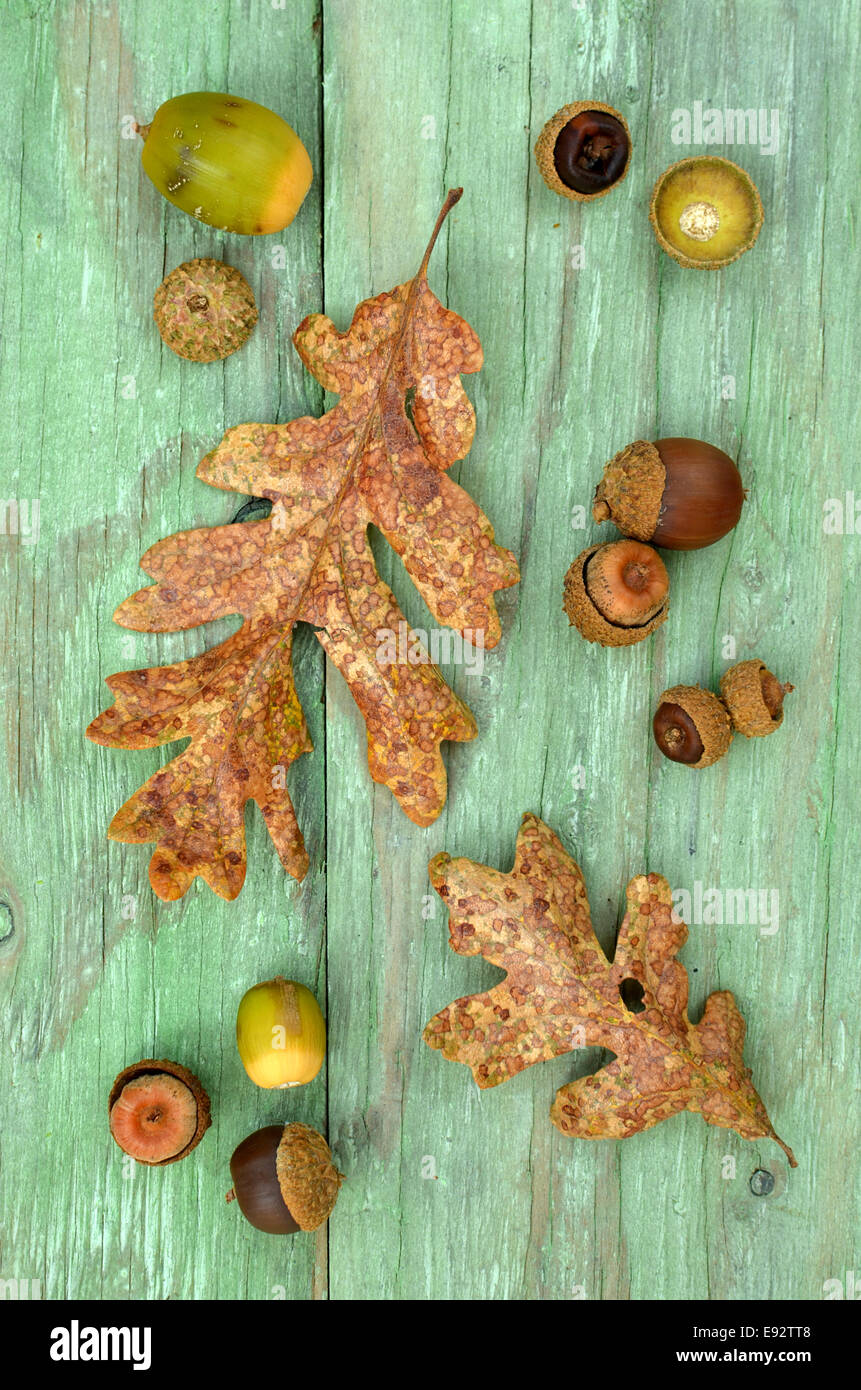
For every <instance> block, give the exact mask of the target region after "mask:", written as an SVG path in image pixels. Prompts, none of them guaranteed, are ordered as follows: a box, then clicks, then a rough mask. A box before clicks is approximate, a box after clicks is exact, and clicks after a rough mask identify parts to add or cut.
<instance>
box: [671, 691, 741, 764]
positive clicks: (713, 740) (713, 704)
mask: <svg viewBox="0 0 861 1390" xmlns="http://www.w3.org/2000/svg"><path fill="white" fill-rule="evenodd" d="M661 705H679V706H680V707H681V708H682V709H683V710H684V712H685V714H687V715H688V717H689V718H690V719H692V720H693V722H694V724H695V725H696V730H697V733H698V734H699V736H700V740H701V742H702V745H703V755H702V757H701V758H700V760H699V762H696V763H688V764H687V766H688V767H711V765H712V763H716V762H718V761H719V760H720V759H721V758H722V757H723V755H724V753H725V752H726V751H727V749H728V748H729V746H730V744H731V743H732V720H731V719H730V717H729V714H728V713H727V710H726V706H725V705H724V703H723V701H722V700H720V699H718V697H717V695H715V694H714V693H713V692H712V691H711V690H703V689H702V688H701V687H700V686H698V685H673V686H671V687H670V689H669V690H665V691H664V693H663V695H662V696H661V698H660V700H659V701H658V706H659V707H660V706H661Z"/></svg>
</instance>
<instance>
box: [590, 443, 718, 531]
mask: <svg viewBox="0 0 861 1390" xmlns="http://www.w3.org/2000/svg"><path fill="white" fill-rule="evenodd" d="M745 495H746V494H745V490H744V486H743V484H742V481H741V474H740V473H739V471H738V469H737V468H736V466H735V463H734V462H733V460H732V459H731V458H730V457H729V455H728V454H725V453H724V452H723V450H722V449H717V448H715V446H714V445H713V444H706V443H704V442H703V441H702V440H700V439H680V438H675V437H674V438H670V439H658V440H656V441H655V443H654V444H650V443H647V441H646V440H643V439H637V440H635V441H634V443H633V444H628V445H626V447H625V448H624V449H621V450H620V451H619V453H618V454H615V455H614V456H613V458H612V459H610V462H609V463H607V464H605V466H604V474H603V477H602V478H601V481H600V483H599V484H598V486H597V488H596V489H595V500H594V504H593V507H592V516H593V517H594V519H595V520H596V521H597V522H602V521H612V522H613V523H614V524H615V525H616V526H617V527H618V528H619V530H620V531H621V532H622V534H623V535H625V536H634V537H636V539H637V540H640V541H650V542H651V543H652V544H653V545H658V546H663V547H664V548H665V549H666V550H699V549H701V548H702V547H703V546H706V545H713V544H714V543H715V541H719V540H720V539H721V537H722V536H725V535H726V534H727V532H728V531H731V530H732V529H733V527H734V526H736V525H737V523H738V519H739V517H740V516H741V508H742V504H743V502H744V499H745Z"/></svg>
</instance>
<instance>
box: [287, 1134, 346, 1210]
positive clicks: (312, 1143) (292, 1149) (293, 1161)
mask: <svg viewBox="0 0 861 1390" xmlns="http://www.w3.org/2000/svg"><path fill="white" fill-rule="evenodd" d="M275 1171H276V1173H277V1174H278V1184H279V1186H280V1188H281V1196H282V1197H283V1198H284V1204H285V1206H286V1207H287V1208H288V1210H289V1211H290V1214H291V1215H292V1217H293V1219H294V1221H296V1222H297V1223H298V1225H299V1227H300V1229H301V1230H303V1231H316V1229H317V1227H318V1226H322V1225H323V1222H324V1221H328V1219H329V1216H330V1215H331V1212H332V1208H333V1207H334V1205H335V1203H336V1202H337V1200H338V1190H339V1188H340V1186H341V1183H342V1182H343V1181H344V1174H343V1173H339V1172H338V1169H337V1168H336V1167H335V1165H334V1163H333V1162H332V1151H331V1149H330V1148H329V1145H328V1144H327V1143H326V1140H325V1139H324V1138H323V1136H322V1134H318V1133H317V1131H316V1129H312V1128H311V1126H310V1125H303V1124H301V1123H300V1122H299V1121H295V1122H294V1123H293V1124H289V1125H285V1126H284V1133H283V1134H282V1135H281V1141H280V1143H279V1145H278V1151H277V1153H276V1156H275Z"/></svg>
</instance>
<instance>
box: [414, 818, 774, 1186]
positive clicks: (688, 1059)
mask: <svg viewBox="0 0 861 1390" xmlns="http://www.w3.org/2000/svg"><path fill="white" fill-rule="evenodd" d="M430 876H431V882H432V883H433V886H434V888H435V889H436V891H437V892H438V893H439V894H440V896H441V897H442V898H443V900H444V901H445V903H446V904H447V906H448V908H449V912H450V923H449V927H450V932H451V945H452V947H453V948H454V950H455V951H457V952H458V953H459V954H460V955H464V956H477V955H481V956H484V957H485V959H486V960H488V961H491V962H492V963H493V964H494V965H497V966H499V967H500V969H502V970H504V971H505V972H506V973H505V979H504V980H503V981H502V982H501V983H500V984H498V985H496V986H494V988H493V989H490V990H488V991H487V992H486V993H484V994H473V995H470V996H468V997H467V998H464V999H457V1000H456V1001H455V1002H454V1003H453V1004H450V1005H449V1006H448V1008H447V1009H443V1010H442V1012H441V1013H438V1014H437V1015H436V1017H435V1018H432V1019H431V1021H430V1023H429V1024H428V1025H427V1027H426V1028H425V1032H424V1037H425V1042H427V1043H428V1044H429V1045H430V1046H431V1047H435V1048H438V1049H439V1050H440V1051H441V1052H442V1053H443V1055H444V1056H445V1057H448V1058H449V1059H450V1060H452V1061H456V1062H464V1063H465V1064H466V1065H467V1066H468V1067H470V1068H471V1069H472V1074H473V1076H474V1077H475V1080H476V1082H477V1083H478V1085H479V1086H481V1087H488V1086H497V1085H498V1084H499V1083H500V1082H501V1081H506V1080H507V1079H508V1078H509V1077H511V1076H515V1075H516V1074H517V1073H518V1072H520V1071H523V1069H524V1067H528V1066H531V1065H532V1063H533V1062H543V1061H546V1060H548V1059H549V1058H551V1057H558V1056H560V1055H561V1054H562V1053H565V1052H571V1051H573V1050H574V1049H577V1048H582V1047H603V1048H607V1049H608V1050H609V1051H610V1052H613V1053H615V1060H614V1061H612V1062H610V1063H609V1064H608V1065H607V1066H605V1067H603V1068H602V1069H601V1070H600V1071H599V1072H597V1073H596V1074H595V1075H593V1076H586V1077H583V1078H581V1079H580V1080H579V1081H572V1082H570V1083H569V1084H568V1085H567V1086H562V1087H561V1088H560V1089H559V1090H558V1091H557V1093H556V1099H555V1101H554V1103H553V1106H552V1109H551V1111H550V1118H551V1119H552V1121H553V1123H554V1124H555V1125H556V1126H557V1128H558V1129H561V1131H562V1133H563V1134H569V1135H573V1136H576V1137H577V1138H580V1139H625V1138H627V1137H628V1136H629V1135H631V1134H637V1133H639V1131H640V1130H643V1129H649V1128H650V1127H651V1126H652V1125H655V1124H658V1122H659V1121H660V1120H664V1119H666V1118H667V1117H668V1116H669V1115H675V1114H677V1113H678V1112H679V1111H681V1110H695V1111H698V1112H699V1114H701V1115H702V1117H703V1119H704V1120H707V1121H708V1123H709V1124H712V1125H720V1126H722V1127H723V1128H726V1129H734V1130H736V1131H737V1132H738V1133H739V1134H741V1135H743V1136H744V1138H745V1139H761V1138H766V1137H768V1138H771V1139H775V1140H776V1141H777V1143H778V1144H780V1146H781V1148H782V1149H783V1150H784V1151H785V1153H786V1155H787V1157H788V1159H789V1162H790V1164H791V1165H792V1166H793V1167H795V1166H796V1163H795V1158H794V1157H793V1154H792V1151H791V1149H789V1148H787V1146H786V1145H785V1144H784V1143H783V1140H782V1139H779V1138H778V1136H777V1135H776V1134H775V1132H774V1130H773V1128H772V1126H771V1121H770V1120H769V1118H768V1115H767V1114H766V1111H765V1106H764V1105H763V1103H762V1101H761V1100H760V1098H759V1096H758V1095H757V1093H756V1091H755V1090H754V1088H753V1086H752V1085H751V1073H750V1070H749V1068H747V1067H746V1066H745V1065H744V1060H743V1057H742V1052H743V1048H744V1033H745V1023H744V1019H743V1018H742V1016H741V1014H740V1013H739V1011H738V1009H737V1008H736V1004H735V1000H734V999H733V997H732V995H731V994H729V993H728V992H727V991H726V990H721V991H720V992H719V993H717V994H712V995H711V997H710V998H709V999H708V1001H707V1002H706V1006H705V1010H704V1012H703V1016H702V1019H701V1020H700V1022H699V1023H697V1024H693V1023H691V1021H690V1019H689V1018H688V1014H687V1003H688V977H687V972H686V971H685V968H684V966H683V965H681V964H680V963H679V961H677V960H676V953H677V951H678V950H679V949H680V948H681V947H682V946H683V945H684V943H685V940H686V939H687V928H686V926H685V924H684V923H683V922H682V921H680V920H679V918H678V917H677V916H676V915H675V913H674V911H673V905H672V896H671V894H670V889H669V885H668V884H667V881H666V879H664V878H661V876H660V875H659V874H640V875H638V877H637V878H634V879H632V880H631V882H630V883H629V884H628V893H627V897H628V910H627V912H626V914H625V918H624V920H623V922H622V925H621V927H620V929H619V937H618V941H617V943H616V954H615V956H614V959H613V961H612V963H611V962H610V961H608V960H607V957H606V956H605V955H604V952H603V950H602V949H601V946H600V943H599V942H598V939H597V937H596V936H595V933H594V931H593V929H592V921H591V916H590V913H589V901H588V898H587V896H586V885H585V883H584V881H583V875H582V873H581V872H580V869H579V868H578V866H577V865H576V864H575V863H574V861H573V860H572V859H571V858H570V857H569V855H568V854H566V852H565V850H564V849H563V848H562V845H561V844H560V842H559V840H558V839H557V838H556V836H555V835H554V834H553V832H552V831H551V830H549V829H548V827H547V826H546V825H544V824H543V822H542V821H540V820H539V819H538V817H537V816H532V815H527V816H524V818H523V824H522V826H521V828H520V833H519V835H518V837H517V853H516V856H515V861H514V868H513V869H512V871H511V873H509V874H503V873H499V872H498V871H497V870H496V869H491V868H488V867H487V866H486V865H484V864H476V863H473V862H472V860H469V859H452V858H451V857H450V855H448V854H438V855H437V856H436V857H435V858H434V859H432V860H431V863H430ZM632 980H633V981H636V982H637V985H638V986H639V987H640V989H641V990H642V1001H641V1003H642V1011H641V1012H634V1011H632V1010H629V1008H628V1007H627V1006H626V1004H625V1003H624V1002H623V999H622V993H621V987H622V985H623V982H625V981H632ZM628 988H630V986H628ZM634 988H635V990H636V986H635V987H634ZM637 1007H638V1008H639V1007H640V1006H639V1005H638V1006H637Z"/></svg>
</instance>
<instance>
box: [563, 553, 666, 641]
mask: <svg viewBox="0 0 861 1390" xmlns="http://www.w3.org/2000/svg"><path fill="white" fill-rule="evenodd" d="M602 549H603V546H601V545H591V546H589V548H588V549H587V550H583V551H581V553H580V554H579V555H578V556H577V559H576V560H575V561H574V563H573V564H572V565H571V566H570V567H569V569H568V572H567V574H566V575H565V586H564V597H563V600H562V606H563V608H564V609H565V612H566V613H567V614H568V621H569V623H570V624H571V626H572V627H576V629H577V631H578V632H579V633H580V635H581V637H585V638H586V641H587V642H600V644H601V646H602V647H630V646H633V644H634V643H635V642H642V641H643V639H644V638H645V637H648V636H649V634H650V633H652V632H654V631H655V628H657V627H660V626H661V623H663V622H666V620H667V613H668V612H669V607H670V600H669V595H668V596H667V598H666V600H665V602H664V604H663V606H662V607H661V608H660V609H659V611H658V612H657V613H656V614H655V615H654V617H653V618H650V619H649V620H648V622H645V623H640V624H637V625H635V626H632V627H621V626H618V625H617V624H616V623H611V622H608V621H607V619H606V618H605V617H604V616H603V614H602V613H600V612H599V611H598V609H597V608H596V607H595V604H594V603H593V601H592V598H591V597H590V595H589V593H588V591H587V589H586V568H587V566H588V564H589V561H590V560H591V558H592V556H593V555H594V554H595V552H596V551H597V550H602Z"/></svg>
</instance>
